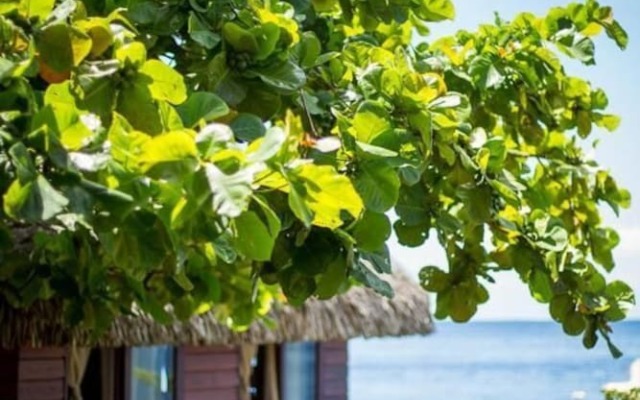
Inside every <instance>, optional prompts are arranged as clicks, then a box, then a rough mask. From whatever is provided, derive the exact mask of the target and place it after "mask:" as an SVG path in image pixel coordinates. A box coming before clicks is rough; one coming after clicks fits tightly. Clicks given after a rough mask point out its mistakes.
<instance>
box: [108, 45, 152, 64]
mask: <svg viewBox="0 0 640 400" xmlns="http://www.w3.org/2000/svg"><path fill="white" fill-rule="evenodd" d="M115 57H116V60H118V61H119V62H120V63H121V64H122V66H123V67H125V68H126V67H129V68H135V69H138V68H140V67H141V66H142V65H143V64H144V62H145V61H146V60H147V49H146V47H144V44H142V43H141V42H131V43H127V44H125V45H122V46H120V47H118V48H117V49H116V51H115Z"/></svg>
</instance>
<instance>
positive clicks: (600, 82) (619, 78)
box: [391, 0, 640, 320]
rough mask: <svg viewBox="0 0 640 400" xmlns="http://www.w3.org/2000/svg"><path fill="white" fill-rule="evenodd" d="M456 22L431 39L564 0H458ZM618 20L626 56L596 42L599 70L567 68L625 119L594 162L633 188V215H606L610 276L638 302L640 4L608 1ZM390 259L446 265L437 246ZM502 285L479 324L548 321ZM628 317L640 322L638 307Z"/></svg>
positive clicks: (510, 283) (509, 280)
mask: <svg viewBox="0 0 640 400" xmlns="http://www.w3.org/2000/svg"><path fill="white" fill-rule="evenodd" d="M454 2H455V4H456V9H457V17H456V20H455V21H454V22H447V23H439V24H434V25H433V29H432V31H433V36H432V37H439V36H441V35H445V34H450V33H454V32H455V31H456V30H458V29H461V28H464V29H473V28H474V27H476V26H478V24H480V23H486V22H492V21H493V20H494V11H498V12H499V13H500V15H501V17H502V18H504V19H510V18H511V17H513V16H514V15H516V14H517V13H519V12H521V11H531V12H534V13H536V14H544V13H545V12H546V11H547V10H548V9H549V8H551V7H553V6H557V5H563V4H567V1H563V0H537V1H535V2H533V1H516V0H454ZM601 4H603V5H604V4H607V5H611V6H612V7H613V9H614V13H615V16H616V18H617V19H618V20H619V21H620V23H621V24H622V25H623V26H624V28H625V29H626V30H627V32H628V33H629V37H630V43H629V47H628V48H627V50H626V51H624V52H622V51H620V50H619V49H618V48H617V47H616V46H615V44H614V43H613V42H611V41H609V40H607V38H604V37H603V38H602V39H598V40H597V43H596V45H597V46H596V48H597V49H596V62H597V65H595V66H591V67H584V66H582V65H580V64H578V63H571V64H568V65H567V70H568V71H569V72H570V73H571V74H574V75H577V76H581V77H583V78H585V79H588V80H589V81H590V82H591V83H592V84H593V85H594V86H597V87H601V88H603V89H604V90H605V91H606V92H607V94H608V95H609V100H610V106H609V107H610V108H609V111H610V112H612V113H615V114H618V115H619V116H621V117H622V124H621V125H620V129H619V130H618V131H617V132H615V133H613V134H609V133H605V132H598V133H596V135H597V136H598V137H599V138H601V142H600V145H599V147H598V149H597V151H596V159H597V160H598V161H599V162H600V164H601V165H603V166H604V167H606V168H607V169H609V170H610V171H612V173H613V175H614V176H615V177H616V178H617V179H618V182H619V184H621V185H623V186H624V187H626V188H627V189H629V190H630V191H631V193H632V196H633V199H634V201H633V203H632V207H631V209H630V210H626V211H625V212H623V213H622V214H621V217H620V218H616V217H615V216H613V215H610V214H611V213H607V222H608V223H609V225H611V226H613V227H615V228H616V229H618V230H619V232H620V234H621V238H622V242H621V244H620V246H619V247H618V248H617V249H616V252H615V255H616V260H617V267H616V270H615V271H614V272H613V274H612V277H614V278H618V279H622V280H624V281H626V282H627V283H629V284H630V285H632V286H633V288H634V289H635V291H636V294H637V296H638V297H639V298H640V267H639V266H638V265H637V263H638V260H639V259H640V179H639V175H640V165H638V164H640V133H639V132H637V130H638V128H640V93H638V92H640V79H639V78H638V76H639V75H638V73H639V72H640V1H638V0H608V1H601ZM391 254H392V256H393V257H394V258H395V259H396V260H397V261H398V262H399V263H400V265H402V266H403V267H405V268H406V269H408V270H410V271H411V272H412V273H417V271H418V270H419V269H420V267H422V266H425V265H445V262H444V254H443V253H442V250H441V249H439V248H438V246H437V244H436V245H434V244H429V245H427V246H424V247H422V248H420V249H406V248H403V247H401V246H399V245H394V244H392V246H391ZM497 280H498V282H497V283H496V284H495V285H492V286H491V287H490V292H491V300H490V302H489V303H488V304H485V305H484V306H482V307H481V309H480V311H479V313H478V315H477V316H476V319H483V320H505V319H518V320H538V319H548V318H549V317H548V313H547V307H546V306H545V305H543V304H538V303H536V302H535V301H534V300H533V299H531V298H530V297H529V294H528V289H527V288H526V286H524V285H523V284H522V283H521V282H520V281H519V279H518V278H517V277H516V276H515V274H512V273H503V274H502V275H499V276H497ZM630 316H631V317H632V318H634V319H638V318H640V307H635V308H634V309H633V310H632V311H631V313H630Z"/></svg>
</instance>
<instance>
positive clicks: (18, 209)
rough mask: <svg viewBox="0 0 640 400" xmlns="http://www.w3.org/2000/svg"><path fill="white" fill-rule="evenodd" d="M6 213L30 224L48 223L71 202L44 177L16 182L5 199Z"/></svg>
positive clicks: (39, 176)
mask: <svg viewBox="0 0 640 400" xmlns="http://www.w3.org/2000/svg"><path fill="white" fill-rule="evenodd" d="M3 201H4V212H5V213H6V214H7V215H8V216H10V217H12V218H15V219H24V220H26V221H29V222H38V221H47V220H49V219H51V218H53V217H54V216H56V215H57V214H59V213H61V212H62V211H63V210H64V207H65V206H66V205H67V204H69V200H68V199H67V198H66V197H64V196H63V195H62V194H61V193H60V192H59V191H57V190H56V189H54V188H53V186H51V184H50V183H49V182H48V181H47V180H46V179H45V178H44V177H43V176H42V175H38V177H37V178H35V179H34V180H31V181H27V182H24V183H21V182H20V181H19V180H15V181H14V182H13V183H12V184H11V186H10V187H9V190H8V191H7V192H6V193H5V195H4V197H3Z"/></svg>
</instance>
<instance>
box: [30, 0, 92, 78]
mask: <svg viewBox="0 0 640 400" xmlns="http://www.w3.org/2000/svg"><path fill="white" fill-rule="evenodd" d="M30 1H32V2H34V3H38V2H39V1H40V0H30ZM91 46H92V44H91V38H90V37H89V35H87V34H86V33H84V32H82V31H80V30H78V29H75V28H73V27H70V26H68V25H65V24H55V25H50V26H49V27H47V28H46V29H45V30H44V31H42V32H41V33H40V35H39V36H38V49H39V51H40V62H43V63H44V64H46V65H47V66H48V67H50V68H51V69H53V70H54V71H56V72H67V71H69V70H71V68H73V67H75V66H78V65H79V64H80V63H81V62H82V60H84V58H85V57H86V56H88V55H89V53H90V52H91Z"/></svg>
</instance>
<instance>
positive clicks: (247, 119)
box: [229, 113, 267, 142]
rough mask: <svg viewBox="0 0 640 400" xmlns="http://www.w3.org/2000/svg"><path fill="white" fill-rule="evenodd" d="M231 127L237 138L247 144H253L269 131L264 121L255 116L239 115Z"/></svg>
mask: <svg viewBox="0 0 640 400" xmlns="http://www.w3.org/2000/svg"><path fill="white" fill-rule="evenodd" d="M229 126H230V127H231V129H232V130H233V133H234V134H235V136H236V137H237V138H238V139H240V140H244V141H245V142H253V141H254V140H256V139H258V138H260V137H262V136H264V134H265V132H266V131H267V129H266V128H265V127H264V124H263V123H262V120H261V119H260V118H258V117H256V116H255V115H253V114H244V113H243V114H239V115H238V116H237V117H236V118H234V119H233V121H231V124H230V125H229Z"/></svg>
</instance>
